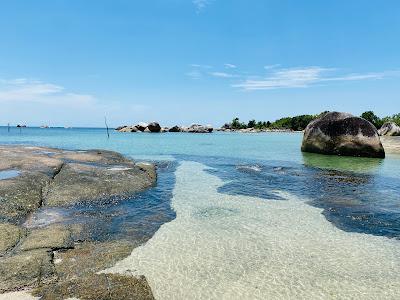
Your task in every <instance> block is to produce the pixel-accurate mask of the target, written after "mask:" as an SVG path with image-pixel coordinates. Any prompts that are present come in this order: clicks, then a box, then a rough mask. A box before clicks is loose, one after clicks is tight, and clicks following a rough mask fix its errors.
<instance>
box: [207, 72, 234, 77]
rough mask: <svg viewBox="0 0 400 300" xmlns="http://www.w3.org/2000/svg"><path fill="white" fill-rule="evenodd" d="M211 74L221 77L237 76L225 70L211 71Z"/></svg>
mask: <svg viewBox="0 0 400 300" xmlns="http://www.w3.org/2000/svg"><path fill="white" fill-rule="evenodd" d="M210 75H212V76H214V77H221V78H233V77H237V76H236V75H235V74H229V73H225V72H211V73H210Z"/></svg>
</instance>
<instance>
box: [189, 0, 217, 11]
mask: <svg viewBox="0 0 400 300" xmlns="http://www.w3.org/2000/svg"><path fill="white" fill-rule="evenodd" d="M211 1H212V0H192V3H193V4H194V6H195V7H196V11H197V12H201V11H202V10H204V8H205V7H206V6H207V5H209V4H210V3H211Z"/></svg>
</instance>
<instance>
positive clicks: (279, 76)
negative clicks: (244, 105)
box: [232, 66, 397, 90]
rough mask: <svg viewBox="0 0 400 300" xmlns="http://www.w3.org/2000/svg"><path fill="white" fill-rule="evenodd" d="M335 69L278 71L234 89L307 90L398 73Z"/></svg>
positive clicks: (310, 68)
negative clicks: (357, 71)
mask: <svg viewBox="0 0 400 300" xmlns="http://www.w3.org/2000/svg"><path fill="white" fill-rule="evenodd" d="M337 73H338V70H337V69H334V68H324V67H319V66H311V67H303V68H290V69H276V70H274V71H272V72H271V73H270V74H268V75H267V76H264V77H263V78H261V79H246V80H244V81H243V82H240V83H238V84H233V85H232V86H233V87H236V88H241V89H244V90H270V89H288V88H307V87H311V86H315V85H318V84H323V83H327V82H332V81H360V80H373V79H376V80H377V79H382V78H384V77H387V76H390V75H393V74H395V73H397V72H392V71H385V72H377V73H363V74H359V73H351V74H337Z"/></svg>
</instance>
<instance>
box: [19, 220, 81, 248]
mask: <svg viewBox="0 0 400 300" xmlns="http://www.w3.org/2000/svg"><path fill="white" fill-rule="evenodd" d="M73 244H74V243H73V240H72V236H71V231H70V230H69V229H68V228H67V227H66V226H62V225H51V226H49V227H46V228H39V229H34V230H33V231H32V232H31V233H30V234H29V235H28V236H27V238H26V239H25V240H24V241H23V243H22V244H21V247H20V249H21V250H22V251H28V250H34V249H41V248H43V249H52V250H56V249H68V248H71V247H72V246H73Z"/></svg>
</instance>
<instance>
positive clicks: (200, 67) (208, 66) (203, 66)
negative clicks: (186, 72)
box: [189, 64, 212, 69]
mask: <svg viewBox="0 0 400 300" xmlns="http://www.w3.org/2000/svg"><path fill="white" fill-rule="evenodd" d="M189 66H191V67H192V68H196V69H197V68H198V69H212V66H210V65H201V64H191V65H189Z"/></svg>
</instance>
